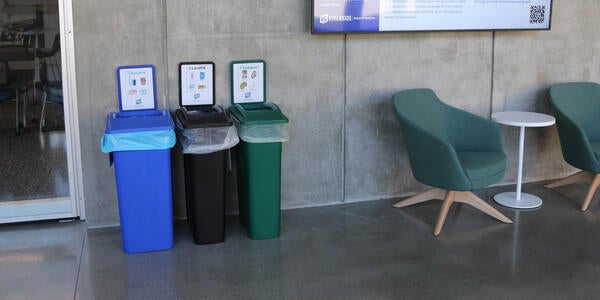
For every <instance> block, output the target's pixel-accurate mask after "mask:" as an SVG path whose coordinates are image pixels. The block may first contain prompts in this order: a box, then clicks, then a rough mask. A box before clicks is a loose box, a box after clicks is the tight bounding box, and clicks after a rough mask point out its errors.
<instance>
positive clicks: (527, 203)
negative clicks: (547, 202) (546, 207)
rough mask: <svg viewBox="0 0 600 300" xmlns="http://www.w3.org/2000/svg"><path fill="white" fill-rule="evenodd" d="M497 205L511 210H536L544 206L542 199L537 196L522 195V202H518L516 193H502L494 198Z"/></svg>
mask: <svg viewBox="0 0 600 300" xmlns="http://www.w3.org/2000/svg"><path fill="white" fill-rule="evenodd" d="M494 201H496V203H498V204H500V205H503V206H506V207H511V208H536V207H540V206H541V205H542V199H541V198H540V197H538V196H536V195H532V194H527V193H521V200H519V201H517V193H516V192H506V193H500V194H497V195H495V196H494Z"/></svg>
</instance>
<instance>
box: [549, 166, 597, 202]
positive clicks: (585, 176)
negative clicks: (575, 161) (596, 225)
mask: <svg viewBox="0 0 600 300" xmlns="http://www.w3.org/2000/svg"><path fill="white" fill-rule="evenodd" d="M582 181H583V182H589V183H590V188H589V189H588V192H587V195H586V196H585V199H584V200H583V204H581V208H580V209H581V211H586V210H587V209H588V208H589V207H590V202H592V198H593V197H594V194H595V193H596V190H597V189H598V186H600V173H592V172H589V171H580V172H577V173H575V174H573V175H571V176H567V177H565V178H563V179H560V180H558V181H555V182H553V183H549V184H546V185H545V186H544V187H545V188H549V189H552V188H555V187H559V186H563V185H567V184H572V183H577V182H582Z"/></svg>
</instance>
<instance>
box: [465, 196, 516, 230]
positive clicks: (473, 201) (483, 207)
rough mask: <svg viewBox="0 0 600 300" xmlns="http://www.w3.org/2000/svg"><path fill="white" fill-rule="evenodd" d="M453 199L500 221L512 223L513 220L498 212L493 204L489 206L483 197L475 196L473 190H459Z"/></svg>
mask: <svg viewBox="0 0 600 300" xmlns="http://www.w3.org/2000/svg"><path fill="white" fill-rule="evenodd" d="M455 201H456V202H461V203H466V204H469V205H471V206H473V207H475V208H477V209H479V210H480V211H482V212H484V213H486V214H488V215H490V216H492V217H494V218H496V219H498V220H499V221H501V222H504V223H512V222H513V221H512V220H511V219H509V218H507V217H506V216H505V215H504V214H502V213H501V212H499V211H498V210H497V209H495V208H494V207H493V206H491V205H489V204H488V203H487V202H485V201H483V199H481V198H479V197H477V195H475V194H473V192H469V191H466V192H460V193H459V194H458V195H457V196H456V200H455Z"/></svg>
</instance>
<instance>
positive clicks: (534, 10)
mask: <svg viewBox="0 0 600 300" xmlns="http://www.w3.org/2000/svg"><path fill="white" fill-rule="evenodd" d="M545 11H546V5H532V6H531V8H530V9H529V24H541V23H544V18H545V14H544V13H545Z"/></svg>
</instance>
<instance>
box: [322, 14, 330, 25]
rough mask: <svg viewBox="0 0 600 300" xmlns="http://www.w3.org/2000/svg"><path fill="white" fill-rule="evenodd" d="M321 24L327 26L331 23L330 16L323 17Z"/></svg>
mask: <svg viewBox="0 0 600 300" xmlns="http://www.w3.org/2000/svg"><path fill="white" fill-rule="evenodd" d="M320 22H321V24H327V22H329V15H321V20H320Z"/></svg>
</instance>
